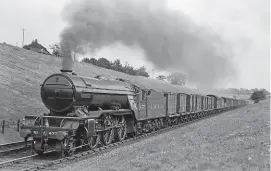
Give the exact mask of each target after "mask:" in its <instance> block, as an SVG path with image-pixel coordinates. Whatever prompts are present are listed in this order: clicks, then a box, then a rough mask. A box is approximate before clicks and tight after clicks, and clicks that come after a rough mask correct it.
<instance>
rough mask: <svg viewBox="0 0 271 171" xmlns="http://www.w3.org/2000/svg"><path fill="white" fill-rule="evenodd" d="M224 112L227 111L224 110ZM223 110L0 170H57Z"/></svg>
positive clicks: (16, 162)
mask: <svg viewBox="0 0 271 171" xmlns="http://www.w3.org/2000/svg"><path fill="white" fill-rule="evenodd" d="M228 111H229V110H228ZM224 112H227V111H224ZM224 112H219V113H215V114H210V115H206V116H204V117H200V118H195V119H193V120H191V121H187V122H182V123H179V124H178V125H173V126H169V127H166V128H162V129H159V130H156V131H153V132H150V133H146V134H143V135H140V136H136V137H132V138H128V139H126V140H124V141H122V142H116V143H112V144H109V145H108V146H101V147H98V148H95V149H93V150H80V151H78V152H76V153H75V154H74V155H73V156H71V157H65V158H61V157H60V155H56V154H55V152H54V151H51V152H48V153H46V154H44V156H38V155H37V154H34V155H28V156H25V157H20V158H15V159H11V160H7V161H5V162H2V163H0V170H7V171H9V170H10V171H13V170H16V171H18V170H21V171H34V170H57V169H58V168H60V167H61V164H63V163H67V162H70V161H73V162H74V161H77V160H83V159H87V158H91V157H94V156H97V155H99V154H102V153H105V152H108V151H111V150H113V149H116V148H119V147H121V146H126V145H129V144H133V143H136V142H139V141H142V140H144V139H147V138H150V137H152V136H156V135H159V134H162V133H165V132H168V131H172V130H174V129H176V128H180V127H184V126H187V125H190V124H192V123H194V122H195V121H198V120H205V119H208V118H210V117H213V116H215V115H218V114H221V113H224Z"/></svg>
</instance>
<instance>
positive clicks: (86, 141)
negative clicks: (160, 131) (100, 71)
mask: <svg viewBox="0 0 271 171" xmlns="http://www.w3.org/2000/svg"><path fill="white" fill-rule="evenodd" d="M135 94H136V93H135V90H134V88H133V86H132V85H131V84H129V83H127V82H124V81H120V80H112V79H104V78H102V79H100V78H99V77H96V78H85V77H79V76H77V75H76V74H74V73H72V71H65V70H62V72H61V73H57V74H53V75H51V76H49V77H47V78H46V79H45V81H44V82H43V84H42V85H41V99H42V101H43V103H44V105H45V106H46V107H47V108H48V109H49V110H50V113H49V114H45V115H43V116H39V117H37V116H26V117H25V120H24V122H23V125H22V126H21V136H22V137H24V138H25V139H27V138H28V137H33V140H34V141H33V147H34V149H35V151H36V152H37V153H38V154H40V155H41V154H43V153H44V152H45V151H48V150H50V147H53V149H57V151H59V152H63V154H64V155H66V156H67V155H70V154H72V153H73V152H74V150H75V148H74V147H77V148H79V147H82V146H87V147H89V148H94V147H96V146H97V145H98V144H99V142H100V141H101V142H102V143H103V144H105V145H107V144H110V143H111V142H112V140H113V139H118V140H123V139H124V138H125V137H126V135H127V134H129V133H130V132H132V131H133V127H131V126H130V127H129V125H131V124H133V123H132V118H133V110H136V105H135V104H136V103H135V100H136V99H135Z"/></svg>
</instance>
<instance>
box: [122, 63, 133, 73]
mask: <svg viewBox="0 0 271 171" xmlns="http://www.w3.org/2000/svg"><path fill="white" fill-rule="evenodd" d="M123 69H124V72H125V73H126V74H129V75H136V71H135V70H134V68H133V67H132V66H130V65H129V64H128V63H127V62H126V63H125V66H124V67H123Z"/></svg>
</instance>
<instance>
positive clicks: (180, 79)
mask: <svg viewBox="0 0 271 171" xmlns="http://www.w3.org/2000/svg"><path fill="white" fill-rule="evenodd" d="M167 79H168V81H169V82H170V83H171V84H175V85H181V86H184V85H185V82H186V80H187V76H186V75H185V74H183V73H178V72H175V73H173V74H171V75H169V76H168V77H167Z"/></svg>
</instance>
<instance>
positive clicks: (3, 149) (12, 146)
mask: <svg viewBox="0 0 271 171" xmlns="http://www.w3.org/2000/svg"><path fill="white" fill-rule="evenodd" d="M31 142H32V140H28V141H27V144H25V142H24V141H18V142H12V143H7V144H0V157H1V156H3V155H6V154H10V153H13V152H19V151H25V150H27V149H30V147H31Z"/></svg>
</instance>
